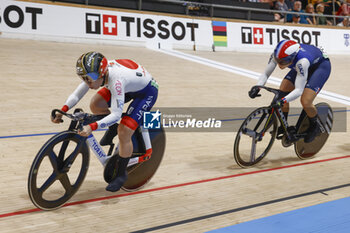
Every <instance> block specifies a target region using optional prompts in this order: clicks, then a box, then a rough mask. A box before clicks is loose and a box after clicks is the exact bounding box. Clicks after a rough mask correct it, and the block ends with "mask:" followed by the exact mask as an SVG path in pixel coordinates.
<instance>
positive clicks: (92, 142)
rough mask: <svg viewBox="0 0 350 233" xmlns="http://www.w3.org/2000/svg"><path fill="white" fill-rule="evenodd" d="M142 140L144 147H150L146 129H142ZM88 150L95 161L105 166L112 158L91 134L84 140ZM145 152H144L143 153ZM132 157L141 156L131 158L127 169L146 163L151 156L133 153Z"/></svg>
mask: <svg viewBox="0 0 350 233" xmlns="http://www.w3.org/2000/svg"><path fill="white" fill-rule="evenodd" d="M142 139H143V141H144V143H145V144H146V145H150V144H151V139H150V136H149V133H148V130H147V129H143V128H142ZM86 141H87V143H88V145H89V147H90V149H91V150H92V151H93V152H94V154H95V155H96V157H97V159H98V160H99V161H100V163H101V164H102V165H103V166H105V165H106V163H107V162H108V160H109V159H110V158H111V157H112V155H107V154H106V153H105V152H104V150H103V148H102V146H101V145H100V143H99V142H98V141H97V140H96V138H95V136H94V135H93V134H90V136H88V138H87V139H86ZM116 151H118V146H117V148H116ZM145 152H146V151H145ZM132 155H133V156H137V155H141V156H137V157H132V158H130V160H129V163H128V165H127V166H128V167H130V166H132V165H135V164H138V163H142V162H144V161H147V160H149V159H150V158H151V155H147V154H145V153H139V152H136V153H133V154H132Z"/></svg>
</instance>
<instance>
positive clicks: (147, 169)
mask: <svg viewBox="0 0 350 233" xmlns="http://www.w3.org/2000/svg"><path fill="white" fill-rule="evenodd" d="M149 135H150V138H151V143H152V151H153V152H152V156H151V158H150V159H149V160H147V161H145V162H143V163H140V164H136V165H133V166H131V167H128V168H127V171H128V179H127V181H126V182H125V184H124V185H123V187H122V189H123V190H125V191H135V190H137V189H140V188H142V187H143V186H144V185H145V184H147V183H148V182H149V181H150V180H151V178H152V177H153V175H154V174H155V173H156V171H157V169H158V167H159V165H160V163H161V161H162V159H163V156H164V151H165V144H166V138H165V132H164V129H163V127H161V128H160V129H149Z"/></svg>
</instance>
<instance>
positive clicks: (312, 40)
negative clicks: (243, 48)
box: [241, 27, 321, 46]
mask: <svg viewBox="0 0 350 233" xmlns="http://www.w3.org/2000/svg"><path fill="white" fill-rule="evenodd" d="M319 36H321V32H320V31H309V30H289V29H276V28H259V27H241V38H242V44H261V45H263V44H265V45H266V44H269V45H274V44H277V43H278V42H279V41H281V40H295V41H297V42H298V43H303V44H314V45H316V46H318V38H319Z"/></svg>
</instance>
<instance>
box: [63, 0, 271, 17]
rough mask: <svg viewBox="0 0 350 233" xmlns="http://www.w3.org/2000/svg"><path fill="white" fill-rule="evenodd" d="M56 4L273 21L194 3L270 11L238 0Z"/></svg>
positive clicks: (104, 0)
mask: <svg viewBox="0 0 350 233" xmlns="http://www.w3.org/2000/svg"><path fill="white" fill-rule="evenodd" d="M56 2H67V3H78V4H86V2H88V4H89V5H94V6H105V7H115V8H124V9H134V10H143V11H156V12H164V13H174V14H190V15H198V16H209V17H221V18H235V19H249V20H262V21H273V20H274V16H273V15H272V14H267V13H264V12H254V11H251V12H248V11H244V10H235V9H225V8H219V7H214V9H211V7H210V6H200V5H198V4H195V2H199V3H205V4H216V5H224V6H239V7H249V8H260V9H270V4H269V3H259V2H239V1H238V0H198V1H186V2H194V3H193V4H191V3H190V4H185V1H184V3H181V2H179V1H178V2H177V3H170V2H160V1H152V0H142V1H141V4H140V1H139V0H117V1H115V0H113V1H111V0H88V1H86V0H56Z"/></svg>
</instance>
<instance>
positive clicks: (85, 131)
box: [78, 125, 92, 137]
mask: <svg viewBox="0 0 350 233" xmlns="http://www.w3.org/2000/svg"><path fill="white" fill-rule="evenodd" d="M91 132H92V129H91V127H90V125H84V126H83V129H82V130H78V134H79V135H80V136H82V137H88V136H89V135H90V134H91Z"/></svg>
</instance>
